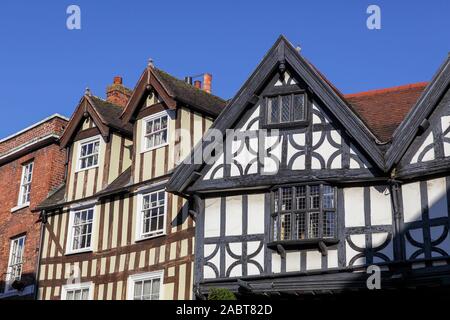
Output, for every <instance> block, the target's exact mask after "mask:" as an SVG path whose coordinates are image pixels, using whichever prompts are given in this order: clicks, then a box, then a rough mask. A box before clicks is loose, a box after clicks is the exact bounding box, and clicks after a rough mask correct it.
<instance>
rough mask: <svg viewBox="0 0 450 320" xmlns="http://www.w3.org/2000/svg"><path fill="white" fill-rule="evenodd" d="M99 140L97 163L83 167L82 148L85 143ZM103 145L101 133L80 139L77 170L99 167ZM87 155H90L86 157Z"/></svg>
mask: <svg viewBox="0 0 450 320" xmlns="http://www.w3.org/2000/svg"><path fill="white" fill-rule="evenodd" d="M97 140H98V152H97V164H96V165H92V166H90V167H86V168H81V158H82V157H81V150H82V147H83V145H86V144H90V143H95V142H96V141H97ZM101 147H102V139H101V137H100V135H96V136H94V137H89V138H86V139H83V140H80V141H78V151H77V159H76V161H77V166H76V168H77V169H76V172H79V171H84V170H89V169H94V168H97V167H98V166H99V165H100V154H101V152H100V150H101ZM92 155H94V154H91V155H89V156H92ZM86 157H88V156H84V158H86Z"/></svg>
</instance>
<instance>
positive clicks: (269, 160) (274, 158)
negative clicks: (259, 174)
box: [263, 136, 283, 174]
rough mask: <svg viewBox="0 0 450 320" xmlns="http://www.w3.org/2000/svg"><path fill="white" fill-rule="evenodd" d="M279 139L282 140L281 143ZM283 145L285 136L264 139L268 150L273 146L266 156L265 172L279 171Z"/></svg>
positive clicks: (273, 172)
mask: <svg viewBox="0 0 450 320" xmlns="http://www.w3.org/2000/svg"><path fill="white" fill-rule="evenodd" d="M278 140H280V142H279V143H278ZM282 145H283V137H278V136H269V137H266V139H265V141H264V146H265V149H266V150H268V149H269V148H270V147H271V148H272V150H271V151H270V153H267V156H266V157H265V158H264V169H263V172H264V174H275V173H277V172H278V167H279V163H280V162H281V147H282Z"/></svg>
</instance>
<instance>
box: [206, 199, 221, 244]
mask: <svg viewBox="0 0 450 320" xmlns="http://www.w3.org/2000/svg"><path fill="white" fill-rule="evenodd" d="M220 202H221V200H220V198H210V199H206V200H205V227H204V229H205V238H208V237H218V236H220Z"/></svg>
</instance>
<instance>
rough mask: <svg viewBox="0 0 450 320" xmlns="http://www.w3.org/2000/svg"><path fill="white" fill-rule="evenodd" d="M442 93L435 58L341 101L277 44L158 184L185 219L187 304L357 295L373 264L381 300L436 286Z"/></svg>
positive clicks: (449, 139) (445, 97)
mask: <svg viewBox="0 0 450 320" xmlns="http://www.w3.org/2000/svg"><path fill="white" fill-rule="evenodd" d="M449 85H450V59H448V58H447V59H446V61H445V62H444V63H443V64H442V66H441V67H440V68H439V70H438V71H437V73H436V74H435V76H434V77H433V79H432V80H431V81H430V82H429V83H419V84H414V85H409V86H402V87H397V88H391V89H385V90H378V91H372V92H366V93H360V94H353V95H343V94H342V93H340V92H339V91H338V90H337V89H336V88H335V87H334V86H333V85H332V84H331V83H330V82H329V81H328V80H327V79H326V78H325V77H324V76H323V75H322V74H321V73H320V72H319V71H318V70H317V69H316V68H315V67H314V66H313V65H312V64H311V63H310V62H308V61H307V60H306V59H305V58H304V57H303V56H302V54H301V53H300V52H299V50H297V49H296V48H294V47H293V46H292V45H291V44H290V43H289V42H288V41H287V40H286V39H285V38H284V37H280V38H279V39H278V40H277V41H276V43H275V44H274V45H273V47H272V48H271V49H270V50H269V52H268V53H267V54H266V55H265V56H264V58H263V60H262V61H261V63H260V64H259V65H258V67H257V68H256V70H255V71H254V72H253V74H252V75H251V76H250V77H249V79H248V80H247V81H246V82H245V83H244V85H243V86H242V88H241V89H240V90H239V92H238V93H237V94H236V96H235V97H234V98H233V99H232V100H231V101H230V102H229V103H228V104H227V106H226V108H225V109H224V111H223V112H222V113H221V114H220V116H219V117H218V118H217V119H216V121H215V122H214V123H213V125H212V127H211V129H215V130H216V132H213V130H209V131H208V132H207V134H206V135H205V137H204V139H203V142H202V143H201V144H198V145H197V146H196V147H195V149H194V150H193V151H192V152H191V154H190V156H189V157H190V159H191V160H192V161H191V162H193V160H194V159H198V158H199V157H201V156H202V154H203V153H204V150H206V149H208V148H209V150H213V149H214V150H216V151H215V152H214V153H209V154H206V157H204V161H203V163H197V164H182V165H180V166H179V167H177V169H176V170H175V173H174V175H172V177H171V179H170V181H169V184H168V190H169V191H170V192H174V193H176V194H177V195H180V196H183V197H185V198H187V199H189V202H190V206H191V207H192V210H193V211H194V212H195V216H196V236H195V239H196V241H195V244H196V247H195V268H194V269H195V292H196V294H197V296H198V297H203V296H205V295H207V294H208V292H209V289H210V288H211V287H225V288H228V289H230V290H232V291H234V292H237V293H243V294H263V295H269V296H280V295H282V296H283V295H287V296H292V297H297V296H299V295H302V294H307V293H333V292H341V291H343V290H347V289H351V290H367V286H366V280H367V277H368V275H367V274H366V271H367V269H368V267H369V266H372V265H376V266H377V267H379V269H380V271H381V286H382V289H387V288H399V287H408V288H416V287H423V286H425V287H432V286H439V285H443V284H445V283H448V281H449V280H450V277H449V271H450V265H449V261H450V235H449V226H450V220H449V212H450V177H449V175H448V172H449V169H450V91H449ZM228 129H233V130H234V135H225V134H224V133H225V131H226V130H228ZM217 131H218V132H221V133H223V139H222V140H220V141H218V140H217V139H212V136H213V134H214V133H215V134H217Z"/></svg>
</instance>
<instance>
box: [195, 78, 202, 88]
mask: <svg viewBox="0 0 450 320" xmlns="http://www.w3.org/2000/svg"><path fill="white" fill-rule="evenodd" d="M194 86H195V87H196V88H197V89H201V88H202V82H201V81H200V80H195V81H194Z"/></svg>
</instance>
